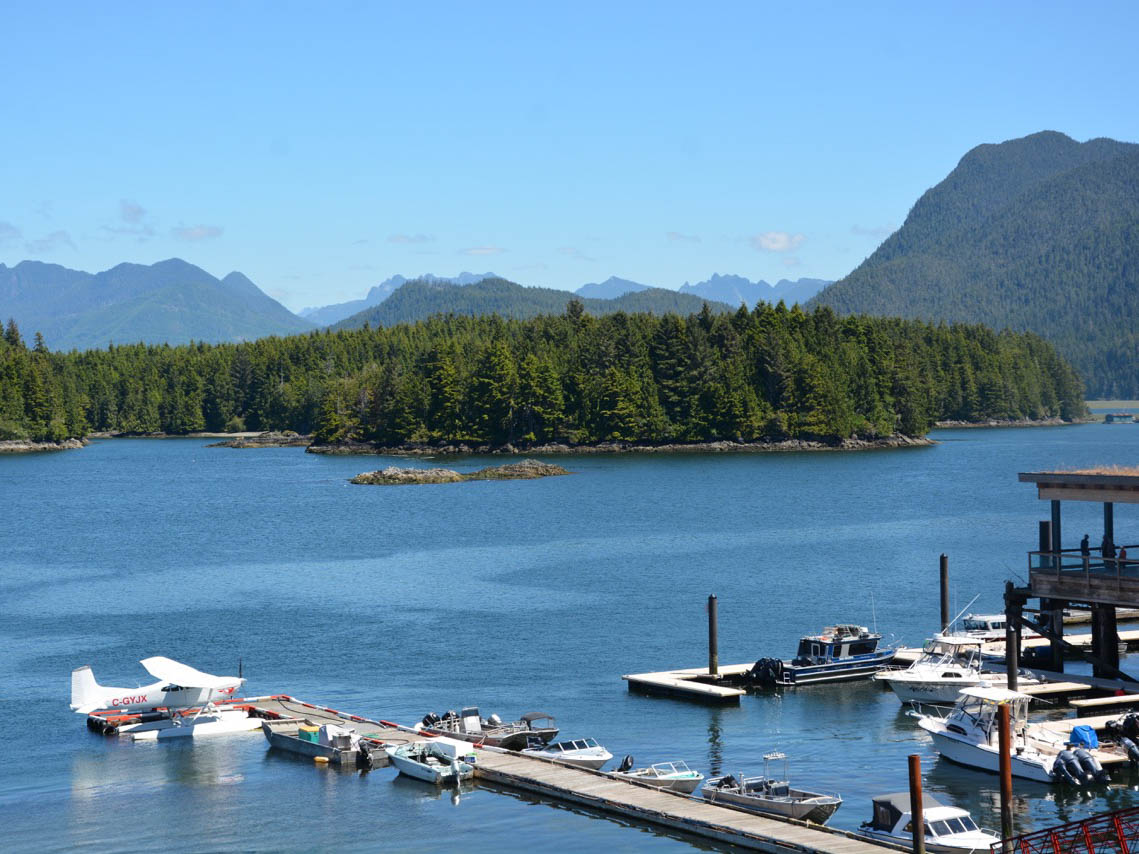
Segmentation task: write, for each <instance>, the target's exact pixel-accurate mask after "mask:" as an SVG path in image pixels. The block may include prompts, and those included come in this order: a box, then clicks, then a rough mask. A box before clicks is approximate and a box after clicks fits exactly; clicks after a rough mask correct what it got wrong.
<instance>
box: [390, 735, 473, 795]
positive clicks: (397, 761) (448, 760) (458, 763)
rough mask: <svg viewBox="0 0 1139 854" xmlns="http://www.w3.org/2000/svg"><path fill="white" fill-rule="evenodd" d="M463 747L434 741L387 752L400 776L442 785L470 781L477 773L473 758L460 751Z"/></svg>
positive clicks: (394, 748)
mask: <svg viewBox="0 0 1139 854" xmlns="http://www.w3.org/2000/svg"><path fill="white" fill-rule="evenodd" d="M460 744H462V743H461V742H450V741H444V740H441V739H432V740H431V741H415V742H412V743H411V744H400V745H397V746H390V747H386V748H385V750H386V752H387V754H388V758H389V759H391V763H392V764H393V765H394V766H395V767H396V768H398V769H399V773H401V774H406V775H407V776H408V777H414V778H415V779H416V780H423V781H424V782H425V783H434V784H435V785H437V786H442V785H450V784H451V783H458V782H460V781H462V780H469V779H470V778H471V777H472V776H473V775H474V773H475V769H474V765H473V764H472V761H471V760H473V756H471V755H467V754H462V753H461V752H460V751H461V750H462V749H463V748H465V747H466V745H465V744H463V745H462V747H460V746H459V745H460Z"/></svg>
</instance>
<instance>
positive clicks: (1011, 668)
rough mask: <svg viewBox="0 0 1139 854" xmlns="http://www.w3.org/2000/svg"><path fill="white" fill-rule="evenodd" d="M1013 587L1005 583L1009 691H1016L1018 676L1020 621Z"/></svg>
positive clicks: (1010, 583) (1006, 658) (1006, 655)
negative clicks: (1018, 629)
mask: <svg viewBox="0 0 1139 854" xmlns="http://www.w3.org/2000/svg"><path fill="white" fill-rule="evenodd" d="M1012 591H1013V586H1012V582H1011V581H1006V582H1005V679H1006V680H1007V681H1008V688H1009V690H1010V691H1016V690H1018V678H1019V675H1020V632H1019V631H1017V621H1018V620H1019V619H1020V608H1017V607H1015V605H1014V603H1013V592H1012Z"/></svg>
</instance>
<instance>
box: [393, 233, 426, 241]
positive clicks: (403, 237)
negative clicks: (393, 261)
mask: <svg viewBox="0 0 1139 854" xmlns="http://www.w3.org/2000/svg"><path fill="white" fill-rule="evenodd" d="M433 240H435V238H434V237H433V236H431V235H430V234H389V235H388V243H431V242H432V241H433Z"/></svg>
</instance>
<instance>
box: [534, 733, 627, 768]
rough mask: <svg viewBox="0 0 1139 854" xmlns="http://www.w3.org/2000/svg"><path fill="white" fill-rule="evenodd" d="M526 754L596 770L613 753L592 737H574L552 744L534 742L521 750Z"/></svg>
mask: <svg viewBox="0 0 1139 854" xmlns="http://www.w3.org/2000/svg"><path fill="white" fill-rule="evenodd" d="M522 752H523V753H524V754H526V755H527V756H541V757H543V758H545V759H557V760H558V761H559V762H565V763H567V764H568V765H576V766H578V767H579V768H592V769H593V770H594V771H597V770H598V769H600V768H601V766H602V765H604V764H605V763H606V762H608V761H609V760H610V759H612V758H613V754H612V753H610V752H609V751H608V750H606V749H605V748H604V747H602V746H601V745H600V744H598V743H597V742H596V741H595V740H594V739H592V738H576V739H572V740H569V741H556V742H554V743H552V744H542V743H541V742H540V741H537V740H535V743H534V744H533V745H532V746H530V747H527V748H526V749H525V750H523V751H522Z"/></svg>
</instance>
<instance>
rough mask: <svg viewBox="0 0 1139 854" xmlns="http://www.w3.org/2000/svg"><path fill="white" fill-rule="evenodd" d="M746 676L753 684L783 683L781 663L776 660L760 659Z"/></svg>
mask: <svg viewBox="0 0 1139 854" xmlns="http://www.w3.org/2000/svg"><path fill="white" fill-rule="evenodd" d="M747 675H748V679H749V680H750V681H751V682H752V683H754V684H759V685H778V684H780V683H782V682H783V662H782V661H781V660H780V659H778V658H761V659H759V661H757V662H756V663H755V664H753V665H752V666H751V670H749V671H748V674H747Z"/></svg>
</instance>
